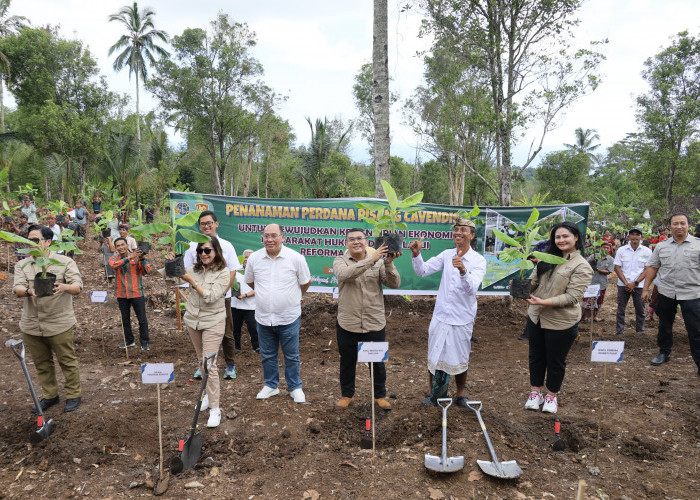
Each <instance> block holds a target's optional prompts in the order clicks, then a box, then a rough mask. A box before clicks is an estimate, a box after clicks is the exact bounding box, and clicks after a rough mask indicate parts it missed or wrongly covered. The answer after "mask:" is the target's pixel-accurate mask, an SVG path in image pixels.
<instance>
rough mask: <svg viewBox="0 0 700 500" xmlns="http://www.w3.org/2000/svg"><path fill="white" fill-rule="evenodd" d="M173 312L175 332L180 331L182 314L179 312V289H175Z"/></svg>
mask: <svg viewBox="0 0 700 500" xmlns="http://www.w3.org/2000/svg"><path fill="white" fill-rule="evenodd" d="M175 311H176V312H177V331H178V332H181V331H182V313H181V312H180V287H177V286H176V287H175Z"/></svg>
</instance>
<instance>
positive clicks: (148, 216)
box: [144, 205, 156, 224]
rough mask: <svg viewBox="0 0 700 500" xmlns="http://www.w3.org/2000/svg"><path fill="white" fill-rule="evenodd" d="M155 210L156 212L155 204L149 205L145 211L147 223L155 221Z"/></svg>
mask: <svg viewBox="0 0 700 500" xmlns="http://www.w3.org/2000/svg"><path fill="white" fill-rule="evenodd" d="M155 212H156V210H155V208H154V207H153V205H148V207H147V208H146V211H145V213H144V215H145V217H146V224H150V223H151V222H153V217H154V215H155Z"/></svg>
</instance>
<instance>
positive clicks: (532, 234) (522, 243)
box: [493, 208, 566, 279]
mask: <svg viewBox="0 0 700 500" xmlns="http://www.w3.org/2000/svg"><path fill="white" fill-rule="evenodd" d="M539 216H540V212H539V210H537V209H536V208H533V209H532V213H531V214H530V217H529V218H528V220H527V222H526V223H525V224H524V225H523V224H513V225H512V226H511V227H512V229H514V230H515V231H516V235H515V236H508V235H507V234H505V233H502V232H501V231H499V230H498V229H494V230H493V234H495V235H496V238H498V239H499V240H501V241H502V242H503V243H505V244H506V245H509V247H508V248H506V249H505V250H503V251H502V252H501V253H500V254H499V255H498V258H499V260H501V261H502V262H505V263H506V264H508V263H510V262H516V261H517V266H518V268H519V269H520V279H523V276H524V274H525V271H529V270H531V269H534V267H535V263H534V262H532V261H531V260H529V259H528V257H529V256H530V255H534V256H535V257H536V258H537V259H538V260H541V261H544V262H548V263H550V264H562V263H564V262H566V259H564V258H563V257H558V256H556V255H552V254H549V253H544V252H537V251H533V250H532V249H533V247H534V245H535V242H537V241H538V240H540V239H542V238H543V237H544V236H545V235H541V234H540V227H539V226H538V225H536V224H537V219H538V218H539Z"/></svg>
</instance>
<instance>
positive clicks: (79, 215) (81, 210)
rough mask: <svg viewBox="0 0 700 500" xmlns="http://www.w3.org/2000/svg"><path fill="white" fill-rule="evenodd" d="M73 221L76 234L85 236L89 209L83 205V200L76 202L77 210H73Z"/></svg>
mask: <svg viewBox="0 0 700 500" xmlns="http://www.w3.org/2000/svg"><path fill="white" fill-rule="evenodd" d="M73 212H74V213H73V222H75V225H76V226H75V235H76V236H79V237H81V238H84V237H85V225H86V224H87V210H85V207H83V202H82V201H80V200H78V201H76V202H75V210H74V211H73Z"/></svg>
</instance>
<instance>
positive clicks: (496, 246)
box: [170, 191, 589, 295]
mask: <svg viewBox="0 0 700 500" xmlns="http://www.w3.org/2000/svg"><path fill="white" fill-rule="evenodd" d="M362 201H365V202H367V201H371V202H375V203H380V204H384V205H386V201H384V200H377V199H374V198H334V199H300V200H288V199H265V198H238V197H232V196H216V195H211V194H199V193H181V192H177V191H171V192H170V203H171V216H172V217H173V218H175V219H178V218H180V217H183V216H185V215H187V214H188V213H190V212H192V211H195V210H213V211H214V212H215V213H216V215H217V218H218V220H219V229H218V234H219V236H221V237H222V238H224V239H225V240H228V241H230V242H231V243H232V244H233V246H234V247H235V248H236V252H237V253H238V255H242V254H243V251H244V250H246V249H250V250H258V249H260V248H262V247H263V244H262V232H263V228H264V227H265V226H266V225H267V224H271V223H278V224H282V225H283V226H284V228H285V243H284V244H285V245H287V246H288V247H290V248H292V249H294V250H296V251H297V252H299V253H301V254H302V255H304V256H305V257H306V261H307V262H308V264H309V269H310V270H311V279H312V287H311V291H316V292H332V291H333V289H334V288H335V287H337V280H336V278H335V275H334V274H333V259H335V257H336V256H338V255H341V254H342V253H343V252H344V251H345V249H346V247H345V234H346V233H347V230H348V229H350V228H354V227H358V228H364V229H369V224H367V223H365V222H364V221H363V220H362V217H363V216H370V217H371V215H372V214H371V213H370V212H369V211H367V210H364V209H360V208H357V207H356V206H355V204H356V203H358V202H362ZM419 206H420V207H421V208H422V210H421V211H419V212H416V213H413V214H407V215H401V216H400V221H397V222H405V223H406V225H407V226H408V229H406V230H404V231H399V233H401V235H402V236H403V237H404V248H405V251H404V254H403V255H402V256H401V257H400V258H398V259H396V260H395V261H394V263H395V264H396V266H397V268H398V270H399V273H400V274H401V288H400V289H398V290H386V293H389V294H391V293H394V294H411V295H434V294H435V293H437V289H438V286H439V285H440V273H436V274H433V275H431V276H427V277H425V278H419V277H418V276H416V274H415V273H414V272H413V267H412V265H411V252H410V250H408V244H409V243H410V242H411V241H412V240H416V239H419V238H421V237H422V238H423V251H422V254H423V258H424V259H425V260H428V259H429V258H430V257H433V256H435V255H438V254H439V253H440V252H442V251H443V250H445V249H447V248H452V247H453V246H454V244H453V242H452V225H453V221H454V219H455V217H456V216H457V212H458V211H459V210H467V211H468V210H471V207H455V206H450V205H434V204H429V203H421V204H420V205H419ZM480 208H481V213H480V214H479V216H478V219H480V221H478V222H480V223H479V224H478V225H477V233H476V234H477V236H476V250H477V252H479V253H480V254H481V255H483V256H484V257H485V258H486V262H487V268H486V276H485V277H484V281H483V283H482V284H481V288H480V291H479V293H480V294H484V295H500V294H507V293H508V281H509V280H510V279H511V278H513V277H514V276H515V274H516V272H518V271H519V270H518V268H517V266H516V263H513V262H511V263H508V264H506V263H504V262H501V261H500V260H499V259H498V254H499V252H500V251H502V250H503V249H504V248H505V245H504V243H502V242H501V241H500V240H498V239H497V238H495V237H494V234H493V229H498V230H501V231H504V232H507V231H508V230H509V228H510V225H511V224H513V223H518V224H525V222H527V219H528V218H529V217H530V214H531V213H532V207H480ZM588 208H589V206H588V204H587V203H582V204H572V205H547V206H538V207H537V209H538V210H539V212H540V218H539V222H538V225H539V226H540V228H541V230H540V234H549V230H550V229H551V227H552V226H554V224H557V223H558V222H561V221H563V220H568V221H571V222H574V223H576V224H578V226H579V228H580V229H581V231H582V234H586V224H587V222H588ZM193 229H197V228H196V227H194V228H193ZM542 244H544V243H542ZM370 245H374V241H373V239H371V238H370Z"/></svg>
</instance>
